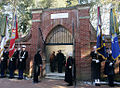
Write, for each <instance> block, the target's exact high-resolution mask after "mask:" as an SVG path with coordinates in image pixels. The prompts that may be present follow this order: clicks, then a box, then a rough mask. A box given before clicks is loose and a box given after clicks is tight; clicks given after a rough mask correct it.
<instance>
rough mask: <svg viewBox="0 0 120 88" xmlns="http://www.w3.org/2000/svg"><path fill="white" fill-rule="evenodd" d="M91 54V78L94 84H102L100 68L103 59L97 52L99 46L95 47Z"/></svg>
mask: <svg viewBox="0 0 120 88" xmlns="http://www.w3.org/2000/svg"><path fill="white" fill-rule="evenodd" d="M90 56H91V57H92V62H91V78H92V82H93V84H95V85H96V86H100V69H101V61H100V58H102V57H101V56H100V55H98V53H97V47H96V46H94V47H93V51H92V52H91V53H90Z"/></svg>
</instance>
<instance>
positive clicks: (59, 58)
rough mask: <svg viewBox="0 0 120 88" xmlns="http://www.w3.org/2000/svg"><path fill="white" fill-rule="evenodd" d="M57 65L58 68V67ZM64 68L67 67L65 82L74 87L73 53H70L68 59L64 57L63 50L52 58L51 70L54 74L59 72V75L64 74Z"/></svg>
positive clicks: (52, 55)
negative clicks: (56, 71)
mask: <svg viewBox="0 0 120 88" xmlns="http://www.w3.org/2000/svg"><path fill="white" fill-rule="evenodd" d="M56 63H57V66H56ZM63 66H65V80H64V81H65V82H67V83H68V86H72V85H73V73H72V71H73V57H72V52H69V53H68V58H66V57H65V56H64V54H63V53H62V52H61V50H59V51H58V53H57V54H56V55H55V51H53V53H52V54H51V56H50V68H51V72H54V71H55V70H56V67H57V70H58V73H62V72H63Z"/></svg>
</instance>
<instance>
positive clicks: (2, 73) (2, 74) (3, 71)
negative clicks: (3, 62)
mask: <svg viewBox="0 0 120 88" xmlns="http://www.w3.org/2000/svg"><path fill="white" fill-rule="evenodd" d="M5 71H6V69H3V68H2V69H1V77H4V76H5Z"/></svg>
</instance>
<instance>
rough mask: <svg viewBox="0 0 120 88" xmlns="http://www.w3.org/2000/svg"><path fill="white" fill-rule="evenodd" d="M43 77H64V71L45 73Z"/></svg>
mask: <svg viewBox="0 0 120 88" xmlns="http://www.w3.org/2000/svg"><path fill="white" fill-rule="evenodd" d="M45 78H48V79H64V78H65V73H47V74H46V76H45Z"/></svg>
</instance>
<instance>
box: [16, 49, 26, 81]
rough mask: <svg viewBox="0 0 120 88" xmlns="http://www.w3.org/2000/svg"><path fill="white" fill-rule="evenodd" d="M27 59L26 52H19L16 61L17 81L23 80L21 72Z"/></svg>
mask: <svg viewBox="0 0 120 88" xmlns="http://www.w3.org/2000/svg"><path fill="white" fill-rule="evenodd" d="M27 57H28V52H27V51H26V50H25V51H20V57H19V59H18V73H19V77H18V79H23V72H24V70H25V68H26V59H27Z"/></svg>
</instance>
